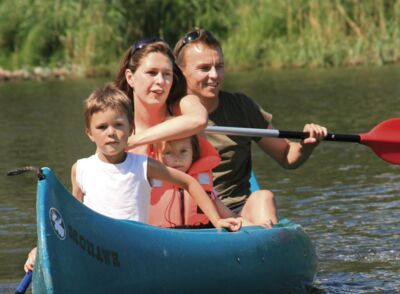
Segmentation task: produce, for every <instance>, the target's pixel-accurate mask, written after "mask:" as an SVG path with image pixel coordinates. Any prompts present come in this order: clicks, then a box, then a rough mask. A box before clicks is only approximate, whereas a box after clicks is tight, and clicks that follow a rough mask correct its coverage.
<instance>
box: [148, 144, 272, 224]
mask: <svg viewBox="0 0 400 294" xmlns="http://www.w3.org/2000/svg"><path fill="white" fill-rule="evenodd" d="M158 151H159V152H158V157H159V159H160V160H161V162H162V163H164V164H165V165H166V166H169V167H173V168H175V169H178V170H180V171H182V172H186V173H188V174H189V175H191V176H192V177H193V178H195V179H196V180H197V181H198V182H199V183H200V184H201V186H202V187H203V189H204V190H205V191H206V192H208V194H209V195H210V197H211V199H213V201H214V203H215V205H216V207H217V209H218V212H219V213H220V215H222V216H224V217H238V215H236V214H235V213H233V212H232V211H231V210H230V209H229V208H228V207H226V206H225V205H224V204H223V203H222V201H221V200H220V199H218V198H217V197H216V195H215V192H214V189H213V185H212V172H211V170H212V169H213V168H214V167H216V166H217V165H218V164H219V163H220V161H221V160H220V157H219V156H218V153H217V151H216V150H215V149H214V148H213V147H212V146H211V144H210V143H208V142H207V140H205V139H204V138H202V137H197V136H191V137H187V138H183V139H178V140H173V141H168V142H162V143H159V144H158ZM266 202H267V203H266V207H267V211H265V214H264V215H262V216H260V217H259V218H256V217H254V214H252V213H248V212H247V211H246V210H244V211H242V212H241V213H240V217H241V218H242V224H243V225H247V226H248V225H262V226H265V227H267V228H271V226H272V221H273V220H274V219H276V218H277V215H276V206H275V203H274V199H273V197H269V198H267V200H266ZM150 203H151V204H150V210H149V223H150V224H152V225H155V226H160V227H175V228H179V227H181V226H184V227H189V228H201V227H210V221H209V219H208V218H207V216H206V215H204V213H203V211H202V210H201V209H200V208H199V207H198V206H197V204H196V203H195V202H194V201H193V200H192V198H191V197H190V193H188V192H186V191H184V190H183V189H182V188H179V187H176V186H174V185H172V184H170V183H165V182H161V181H154V182H153V189H152V192H151V201H150ZM266 218H267V220H269V221H265V219H266Z"/></svg>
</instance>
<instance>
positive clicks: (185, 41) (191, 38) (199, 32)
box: [176, 30, 215, 55]
mask: <svg viewBox="0 0 400 294" xmlns="http://www.w3.org/2000/svg"><path fill="white" fill-rule="evenodd" d="M202 35H206V36H207V37H208V38H210V39H213V40H215V38H214V37H213V35H211V33H210V32H208V31H202V30H195V31H192V32H190V33H188V34H187V35H186V36H185V37H183V40H182V44H181V46H180V47H179V49H178V50H177V51H176V52H177V55H179V53H180V52H181V50H182V48H183V47H184V46H185V45H187V44H189V43H191V42H193V41H195V40H197V39H199V38H200V36H202Z"/></svg>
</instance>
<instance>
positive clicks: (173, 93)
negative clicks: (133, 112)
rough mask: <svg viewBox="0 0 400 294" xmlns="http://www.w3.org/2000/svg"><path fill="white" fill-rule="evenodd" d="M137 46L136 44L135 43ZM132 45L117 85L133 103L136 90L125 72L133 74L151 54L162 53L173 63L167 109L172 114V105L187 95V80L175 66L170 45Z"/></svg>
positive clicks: (120, 69) (123, 63)
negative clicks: (129, 82) (129, 71)
mask: <svg viewBox="0 0 400 294" xmlns="http://www.w3.org/2000/svg"><path fill="white" fill-rule="evenodd" d="M135 44H136V43H135ZM135 44H134V45H132V46H131V47H130V48H129V49H128V50H127V51H125V53H124V55H123V57H122V60H121V64H120V67H119V70H118V73H117V76H116V77H115V80H114V83H115V85H116V86H117V87H118V88H119V89H120V90H122V91H124V92H125V94H126V95H127V96H128V97H129V98H130V99H131V100H132V105H133V107H134V103H133V91H134V89H133V88H132V87H131V86H130V85H129V84H128V82H127V80H126V78H125V71H126V70H127V69H130V70H131V72H132V73H135V71H136V70H137V69H138V67H139V66H140V65H141V64H142V61H143V59H144V58H145V57H147V56H148V55H149V54H150V53H155V52H157V53H161V54H163V55H165V56H166V57H168V58H169V60H170V61H171V63H172V70H173V82H172V87H171V90H170V92H169V95H168V98H167V107H168V110H169V112H170V113H171V114H172V105H173V104H174V103H175V102H176V101H178V100H179V99H180V98H182V97H183V96H185V95H186V79H185V77H184V76H183V74H182V72H181V70H180V69H179V67H178V66H177V65H176V64H175V57H174V55H173V53H172V51H171V49H170V48H169V46H168V44H167V43H165V42H164V41H161V40H160V41H155V42H152V43H149V44H145V45H143V46H140V47H139V48H137V46H135Z"/></svg>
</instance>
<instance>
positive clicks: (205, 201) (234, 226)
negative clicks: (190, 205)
mask: <svg viewBox="0 0 400 294" xmlns="http://www.w3.org/2000/svg"><path fill="white" fill-rule="evenodd" d="M147 177H148V178H153V179H158V180H162V181H167V182H170V183H172V184H174V185H177V186H179V187H181V188H183V189H185V190H186V191H188V192H189V194H190V196H191V197H193V198H194V200H195V201H196V203H197V205H198V206H199V207H200V208H201V210H202V211H203V212H204V213H205V214H206V216H207V217H208V219H209V220H210V221H211V223H212V224H213V225H214V226H215V227H216V228H227V229H229V230H231V231H237V230H239V229H240V227H241V222H240V221H239V220H237V219H235V218H232V217H231V218H225V219H221V217H220V215H219V214H218V211H217V209H216V207H215V205H214V203H213V201H212V200H211V199H210V197H208V195H207V194H206V192H204V190H203V188H202V187H201V186H200V184H199V183H198V182H197V181H196V180H195V179H194V178H193V177H191V176H189V175H188V174H185V173H184V172H181V171H179V170H177V169H174V168H170V167H167V166H165V165H163V164H162V163H160V162H159V161H157V160H154V159H151V158H149V159H148V165H147Z"/></svg>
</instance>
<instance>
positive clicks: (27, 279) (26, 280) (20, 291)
mask: <svg viewBox="0 0 400 294" xmlns="http://www.w3.org/2000/svg"><path fill="white" fill-rule="evenodd" d="M31 281H32V272H31V271H29V272H27V273H26V274H25V276H24V277H23V278H22V280H21V282H20V283H19V285H18V287H17V289H16V290H15V294H24V293H25V292H26V290H27V289H28V287H29V284H30V283H31Z"/></svg>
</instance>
